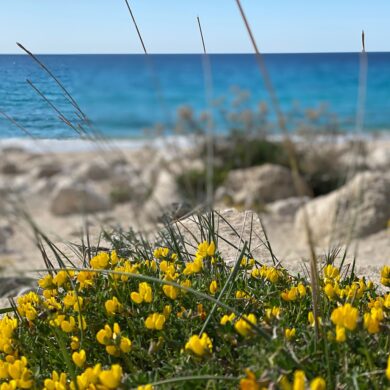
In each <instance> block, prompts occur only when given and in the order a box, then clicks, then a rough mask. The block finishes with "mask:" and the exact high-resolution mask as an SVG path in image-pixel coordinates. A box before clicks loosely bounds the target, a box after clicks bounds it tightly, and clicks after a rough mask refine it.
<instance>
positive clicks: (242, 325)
mask: <svg viewBox="0 0 390 390" xmlns="http://www.w3.org/2000/svg"><path fill="white" fill-rule="evenodd" d="M243 318H246V319H247V320H248V321H249V322H250V323H252V324H253V325H256V324H257V319H256V316H255V315H254V314H249V315H248V316H246V315H244V316H243ZM243 318H240V319H239V320H238V321H237V322H236V323H235V324H234V328H235V329H236V331H237V332H238V333H239V334H240V335H241V336H243V337H247V336H250V335H251V334H252V333H253V327H252V326H251V325H250V324H248V322H247V321H245V320H244V319H243Z"/></svg>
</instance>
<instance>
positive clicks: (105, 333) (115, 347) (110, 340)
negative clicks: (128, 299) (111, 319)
mask: <svg viewBox="0 0 390 390" xmlns="http://www.w3.org/2000/svg"><path fill="white" fill-rule="evenodd" d="M96 339H97V341H98V342H99V344H102V345H104V346H105V347H106V351H107V353H108V354H109V355H112V356H120V354H121V352H123V353H128V352H130V349H131V341H130V339H129V338H127V337H124V336H122V335H121V329H120V327H119V325H118V324H117V323H115V324H114V326H113V329H111V327H110V325H105V326H104V329H100V330H99V332H98V333H97V334H96Z"/></svg>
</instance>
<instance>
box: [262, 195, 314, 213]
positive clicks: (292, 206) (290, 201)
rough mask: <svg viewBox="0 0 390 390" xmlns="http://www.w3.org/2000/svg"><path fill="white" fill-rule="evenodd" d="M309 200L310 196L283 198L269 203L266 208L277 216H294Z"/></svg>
mask: <svg viewBox="0 0 390 390" xmlns="http://www.w3.org/2000/svg"><path fill="white" fill-rule="evenodd" d="M309 200H310V198H309V197H308V196H302V197H299V196H297V197H292V198H287V199H281V200H277V201H276V202H272V203H269V204H267V207H266V210H267V212H269V213H271V214H272V215H274V216H275V217H279V218H293V217H294V216H295V213H296V212H297V210H298V209H299V208H300V207H302V206H303V205H304V204H305V203H306V202H308V201H309Z"/></svg>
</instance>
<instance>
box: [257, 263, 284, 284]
mask: <svg viewBox="0 0 390 390" xmlns="http://www.w3.org/2000/svg"><path fill="white" fill-rule="evenodd" d="M251 276H252V277H253V278H262V279H265V280H268V281H269V282H271V283H276V282H277V281H278V280H279V279H280V278H281V277H282V276H283V272H282V271H281V270H280V269H277V268H275V267H268V266H266V265H263V266H262V267H261V268H253V269H252V271H251Z"/></svg>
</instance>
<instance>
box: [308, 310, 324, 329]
mask: <svg viewBox="0 0 390 390" xmlns="http://www.w3.org/2000/svg"><path fill="white" fill-rule="evenodd" d="M317 319H318V323H319V324H322V318H321V317H319V316H318V317H317ZM307 320H308V321H309V324H310V326H313V327H314V326H315V321H314V314H313V312H312V311H309V313H308V315H307Z"/></svg>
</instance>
